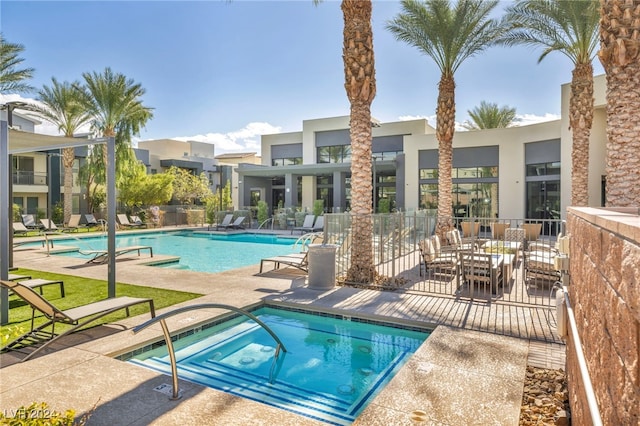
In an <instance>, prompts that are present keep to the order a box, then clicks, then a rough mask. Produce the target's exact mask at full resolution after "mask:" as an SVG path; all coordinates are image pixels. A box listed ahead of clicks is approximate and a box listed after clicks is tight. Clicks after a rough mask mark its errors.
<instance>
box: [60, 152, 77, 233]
mask: <svg viewBox="0 0 640 426" xmlns="http://www.w3.org/2000/svg"><path fill="white" fill-rule="evenodd" d="M74 160H75V152H74V149H73V148H64V149H63V150H62V161H63V163H64V224H65V225H66V224H67V223H69V219H70V218H71V213H73V161H74Z"/></svg>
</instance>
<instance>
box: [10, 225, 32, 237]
mask: <svg viewBox="0 0 640 426" xmlns="http://www.w3.org/2000/svg"><path fill="white" fill-rule="evenodd" d="M27 232H29V228H27V227H26V226H24V223H22V222H13V235H25V234H26V233H27Z"/></svg>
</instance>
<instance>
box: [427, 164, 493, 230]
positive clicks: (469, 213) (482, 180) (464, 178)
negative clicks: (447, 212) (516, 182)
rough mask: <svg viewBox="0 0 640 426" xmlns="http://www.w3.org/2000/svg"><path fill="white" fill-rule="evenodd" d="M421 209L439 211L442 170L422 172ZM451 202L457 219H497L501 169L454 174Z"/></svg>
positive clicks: (467, 169)
mask: <svg viewBox="0 0 640 426" xmlns="http://www.w3.org/2000/svg"><path fill="white" fill-rule="evenodd" d="M419 174H420V195H419V197H420V208H423V209H437V208H438V169H420V171H419ZM451 177H452V181H453V186H452V190H451V202H452V206H451V207H452V210H453V215H454V216H455V217H481V218H490V217H495V215H496V214H497V213H498V167H458V168H454V169H452V170H451Z"/></svg>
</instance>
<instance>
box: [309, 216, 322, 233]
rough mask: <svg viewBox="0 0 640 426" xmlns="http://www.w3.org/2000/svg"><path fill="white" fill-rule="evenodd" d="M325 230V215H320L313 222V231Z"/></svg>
mask: <svg viewBox="0 0 640 426" xmlns="http://www.w3.org/2000/svg"><path fill="white" fill-rule="evenodd" d="M318 231H324V216H318V217H317V218H316V221H315V222H314V223H313V229H312V231H311V232H318Z"/></svg>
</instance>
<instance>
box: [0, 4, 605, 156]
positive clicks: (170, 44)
mask: <svg viewBox="0 0 640 426" xmlns="http://www.w3.org/2000/svg"><path fill="white" fill-rule="evenodd" d="M506 5H508V2H506V1H505V2H501V3H500V4H499V6H498V8H499V9H501V8H503V7H505V6H506ZM400 12H401V5H400V3H399V2H397V1H374V2H373V18H372V23H373V37H374V38H373V43H374V52H375V53H374V54H375V71H376V85H377V92H376V98H375V100H374V102H373V104H372V108H371V112H372V116H373V117H375V118H376V119H378V120H379V121H381V122H383V123H385V122H393V121H399V120H406V119H414V118H427V119H428V120H429V123H430V124H431V125H433V126H434V127H435V111H436V100H437V94H438V81H439V79H440V72H439V70H438V68H437V67H436V65H435V63H434V62H433V61H432V59H431V58H429V57H427V56H425V55H424V54H422V53H421V52H420V51H418V49H417V48H415V47H412V46H408V45H407V44H405V43H402V42H399V41H397V40H395V38H394V37H393V35H392V34H391V33H390V32H389V31H388V30H386V25H387V23H388V21H389V20H391V19H393V18H394V17H395V16H396V15H397V14H398V13H400ZM499 13H500V10H497V11H496V14H499ZM342 30H343V19H342V11H341V10H340V2H339V1H326V0H325V1H323V2H321V3H319V4H318V5H314V4H313V1H312V0H290V1H275V0H253V1H247V0H234V1H225V0H221V1H12V0H1V1H0V32H2V34H3V36H4V38H5V40H6V41H7V42H10V43H19V44H22V45H23V46H24V49H25V50H24V51H23V52H22V54H21V57H22V58H24V62H23V63H22V65H23V66H24V67H32V68H35V74H34V78H33V79H32V80H31V81H30V84H31V85H32V86H34V87H36V88H38V89H39V88H42V87H43V85H49V86H50V85H51V78H52V77H55V78H56V79H57V80H58V81H76V80H78V81H82V75H83V73H93V72H98V73H101V72H103V71H104V70H105V68H106V67H111V69H112V70H113V71H114V72H118V73H122V74H124V75H125V76H127V78H130V79H133V80H134V81H135V82H136V83H140V84H141V85H142V87H143V88H144V89H145V90H146V93H145V94H144V96H143V97H142V102H143V104H144V105H145V106H148V107H151V108H153V119H152V120H150V121H149V122H148V123H147V124H146V127H145V128H144V129H143V130H142V131H141V133H140V134H139V135H138V136H136V137H135V138H134V143H135V142H137V141H139V140H150V139H163V138H170V139H180V140H195V141H201V142H210V143H214V144H215V147H216V148H215V152H216V154H222V153H227V152H249V151H254V152H258V153H259V152H260V135H261V134H273V133H280V132H295V131H301V130H302V121H303V120H309V119H318V118H325V117H335V116H343V115H349V102H348V100H347V97H346V93H345V90H344V69H343V62H342ZM540 53H541V51H540V50H539V49H534V48H531V47H524V46H523V47H509V48H507V47H491V48H489V49H488V50H486V51H484V52H483V53H481V54H480V55H478V56H475V57H472V58H469V59H467V60H466V61H465V62H464V63H463V64H462V65H461V67H460V68H459V69H458V71H457V72H456V74H455V81H456V95H455V96H456V98H455V99H456V121H457V122H459V123H460V122H464V121H465V120H468V119H469V116H468V112H467V111H468V110H471V109H473V108H475V107H476V106H478V105H479V104H480V102H482V101H487V102H492V103H497V104H498V105H500V106H509V107H515V108H516V112H517V116H518V118H519V119H521V124H529V123H534V122H539V121H547V120H552V119H557V118H559V116H560V85H561V84H564V83H569V82H570V81H571V71H572V68H573V65H572V63H571V61H570V60H569V59H568V58H567V57H566V56H564V55H562V54H561V53H557V52H554V53H552V54H550V55H548V56H547V57H546V58H545V59H544V60H543V61H542V62H540V63H538V58H539V56H540ZM594 69H595V74H596V75H598V74H602V73H603V70H602V67H601V65H600V63H599V62H598V60H595V61H594ZM34 97H35V94H27V95H25V94H23V95H1V94H0V102H6V101H11V100H23V99H30V98H34ZM36 131H37V132H39V133H48V134H56V133H57V131H56V129H55V127H54V126H52V125H49V124H47V123H46V122H45V123H43V125H40V126H38V127H37V128H36Z"/></svg>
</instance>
